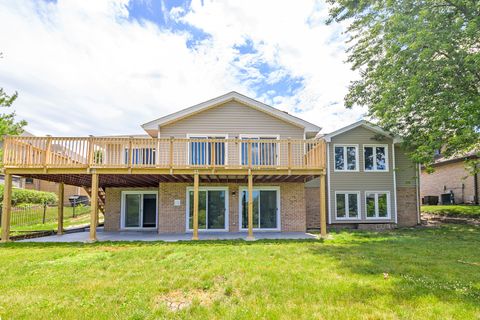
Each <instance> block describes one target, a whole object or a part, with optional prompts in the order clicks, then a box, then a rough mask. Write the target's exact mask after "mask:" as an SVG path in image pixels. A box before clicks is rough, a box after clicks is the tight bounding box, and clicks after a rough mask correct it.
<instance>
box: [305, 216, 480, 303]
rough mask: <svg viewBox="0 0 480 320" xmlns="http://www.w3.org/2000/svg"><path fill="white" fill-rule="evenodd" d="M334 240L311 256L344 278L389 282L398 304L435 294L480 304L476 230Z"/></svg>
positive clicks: (348, 235)
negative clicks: (342, 273) (332, 264)
mask: <svg viewBox="0 0 480 320" xmlns="http://www.w3.org/2000/svg"><path fill="white" fill-rule="evenodd" d="M333 236H334V238H336V239H335V240H334V241H332V242H326V243H325V244H324V245H322V246H311V247H310V248H309V250H310V252H311V253H312V254H314V255H318V256H320V257H324V258H325V259H334V260H335V261H337V262H338V266H339V267H340V269H343V271H345V272H347V273H349V274H353V275H360V276H362V277H367V278H369V277H370V278H371V279H373V280H374V279H384V281H390V284H391V289H390V292H389V294H390V295H391V296H392V297H394V299H396V300H398V301H399V302H400V301H404V302H412V301H415V300H416V298H423V297H427V296H435V297H436V298H437V299H440V300H442V301H457V302H464V303H468V304H471V305H472V306H475V307H476V308H478V307H479V306H480V305H479V304H478V302H479V301H480V254H479V252H480V251H479V248H480V228H478V227H472V226H466V225H445V226H441V227H437V228H411V229H399V230H395V231H389V232H358V231H357V232H355V231H354V232H352V231H349V232H339V233H335V234H334V235H333ZM340 271H341V270H340ZM371 294H375V292H372V293H371Z"/></svg>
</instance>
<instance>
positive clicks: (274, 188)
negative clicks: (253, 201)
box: [238, 186, 282, 231]
mask: <svg viewBox="0 0 480 320" xmlns="http://www.w3.org/2000/svg"><path fill="white" fill-rule="evenodd" d="M262 190H264V191H276V192H277V227H276V228H253V230H256V231H281V229H282V228H281V226H282V223H281V220H280V219H281V217H280V212H281V208H280V187H278V186H272V187H269V186H258V187H255V186H254V187H253V191H262ZM243 191H247V192H248V187H246V186H241V187H239V192H238V228H239V230H240V231H247V230H248V228H242V193H243ZM259 200H260V199H259ZM259 208H260V205H259ZM259 217H260V215H259ZM259 225H260V223H259Z"/></svg>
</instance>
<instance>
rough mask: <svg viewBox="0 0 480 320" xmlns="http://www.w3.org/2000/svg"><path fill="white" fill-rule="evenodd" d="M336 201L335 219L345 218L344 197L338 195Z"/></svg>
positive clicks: (341, 194)
mask: <svg viewBox="0 0 480 320" xmlns="http://www.w3.org/2000/svg"><path fill="white" fill-rule="evenodd" d="M336 199H337V218H345V195H344V194H343V193H338V194H337V195H336Z"/></svg>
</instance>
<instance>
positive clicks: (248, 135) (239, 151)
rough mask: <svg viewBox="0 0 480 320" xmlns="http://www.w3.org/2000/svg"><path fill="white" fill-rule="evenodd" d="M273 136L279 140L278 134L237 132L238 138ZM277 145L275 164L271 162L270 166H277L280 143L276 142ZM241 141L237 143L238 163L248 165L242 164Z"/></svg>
mask: <svg viewBox="0 0 480 320" xmlns="http://www.w3.org/2000/svg"><path fill="white" fill-rule="evenodd" d="M270 137H272V138H274V139H273V140H275V139H276V140H280V135H278V134H248V133H247V134H239V135H238V139H240V140H242V139H261V138H270ZM276 145H277V147H276V149H277V154H276V155H275V164H273V165H272V166H278V165H279V164H280V155H281V153H280V143H277V144H276ZM242 156H243V154H242V143H241V142H240V143H239V144H238V164H239V165H240V166H248V164H242ZM252 167H254V165H252Z"/></svg>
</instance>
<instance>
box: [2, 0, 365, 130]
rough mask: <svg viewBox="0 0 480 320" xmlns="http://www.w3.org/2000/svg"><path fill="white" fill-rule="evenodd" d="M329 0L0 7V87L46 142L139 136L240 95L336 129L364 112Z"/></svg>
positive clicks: (108, 0)
mask: <svg viewBox="0 0 480 320" xmlns="http://www.w3.org/2000/svg"><path fill="white" fill-rule="evenodd" d="M326 17H327V6H326V5H325V4H324V2H323V1H303V0H302V1H278V0H262V1H245V0H237V1H235V0H222V1H210V0H203V1H196V0H192V1H180V0H134V1H133V0H132V1H128V0H95V1H79V0H77V1H74V0H58V1H44V0H36V1H33V0H32V1H28V0H25V1H14V0H10V1H9V0H0V52H2V53H3V58H2V59H0V87H3V88H4V89H5V90H7V92H9V93H11V92H13V91H18V93H19V98H18V100H17V101H16V102H15V110H16V112H17V115H18V117H19V118H22V119H25V120H27V121H28V123H29V125H28V127H27V130H28V131H30V132H32V133H34V134H37V135H45V134H52V135H62V136H75V135H81V136H85V135H89V134H93V135H108V134H135V133H142V130H141V128H140V125H141V124H142V123H145V122H147V121H150V120H153V119H155V118H158V117H160V116H163V115H166V114H168V113H171V112H174V111H177V110H180V109H182V108H185V107H188V106H191V105H194V104H196V103H199V102H202V101H205V100H208V99H210V98H213V97H216V96H219V95H222V94H224V93H226V92H229V91H232V90H235V91H238V92H240V93H243V94H246V95H248V96H250V97H252V98H255V99H258V100H260V101H262V102H264V103H267V104H270V105H272V106H274V107H276V108H279V109H281V110H285V111H288V112H290V113H292V114H295V115H297V116H299V117H302V118H304V119H305V120H308V121H310V122H313V123H315V124H317V125H319V126H321V127H323V128H324V132H328V131H332V130H334V129H337V128H340V127H342V126H344V125H347V124H349V123H351V122H353V121H356V120H358V119H360V118H361V117H362V114H363V113H364V112H365V111H364V110H363V109H360V108H356V109H353V110H347V109H345V108H344V106H343V97H344V95H345V93H346V90H347V86H348V83H349V81H351V80H352V79H354V78H355V76H356V75H355V74H354V73H353V72H352V71H350V67H349V66H348V65H347V64H345V62H344V61H345V60H346V56H345V53H344V50H345V47H344V40H345V39H344V36H343V35H342V30H343V28H344V26H341V25H333V26H326V25H325V23H324V21H325V19H326Z"/></svg>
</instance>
